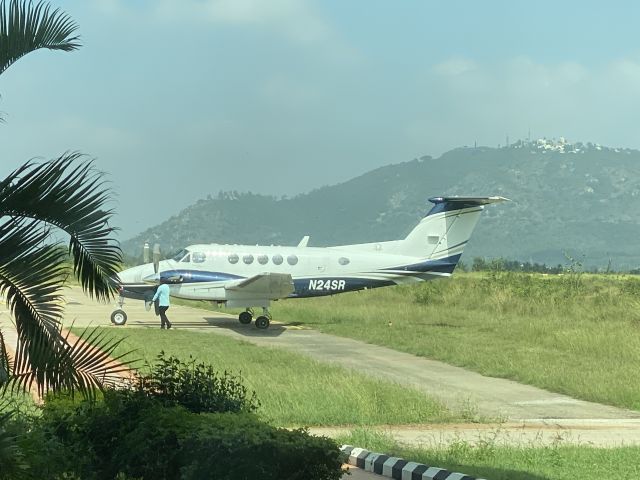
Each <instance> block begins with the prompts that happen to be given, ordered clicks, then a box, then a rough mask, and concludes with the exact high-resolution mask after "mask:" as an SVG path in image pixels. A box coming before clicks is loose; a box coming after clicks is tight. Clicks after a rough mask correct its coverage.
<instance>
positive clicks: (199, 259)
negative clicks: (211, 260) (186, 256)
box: [191, 252, 207, 263]
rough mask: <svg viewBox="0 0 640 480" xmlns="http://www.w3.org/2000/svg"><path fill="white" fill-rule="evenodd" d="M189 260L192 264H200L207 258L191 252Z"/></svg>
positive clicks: (202, 254)
mask: <svg viewBox="0 0 640 480" xmlns="http://www.w3.org/2000/svg"><path fill="white" fill-rule="evenodd" d="M191 259H192V260H193V263H202V262H204V261H205V260H206V259H207V256H206V255H205V254H204V253H202V252H193V254H192V255H191Z"/></svg>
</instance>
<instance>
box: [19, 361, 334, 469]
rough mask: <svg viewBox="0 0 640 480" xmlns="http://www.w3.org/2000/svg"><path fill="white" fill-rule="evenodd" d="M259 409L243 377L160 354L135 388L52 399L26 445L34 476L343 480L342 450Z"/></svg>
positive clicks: (26, 437) (25, 438)
mask: <svg viewBox="0 0 640 480" xmlns="http://www.w3.org/2000/svg"><path fill="white" fill-rule="evenodd" d="M257 406H258V401H257V399H256V398H255V393H253V394H251V395H249V394H248V392H247V390H246V389H245V387H244V386H243V385H242V383H241V382H240V380H239V379H238V378H237V377H234V376H232V375H230V374H228V373H227V372H225V373H224V374H221V375H220V374H218V373H217V372H215V371H214V370H213V368H212V367H211V366H207V365H204V364H196V363H195V361H193V360H190V361H189V362H186V363H185V362H181V361H180V360H178V359H176V358H173V357H169V358H165V357H164V354H161V355H160V356H159V357H158V362H157V363H156V364H155V365H153V366H151V367H150V373H149V374H148V375H145V376H140V377H139V378H138V379H137V380H136V381H135V382H134V384H133V386H132V388H130V389H120V390H116V389H107V390H106V391H104V393H103V395H102V396H100V397H99V398H98V399H97V401H93V402H90V401H88V400H85V399H81V398H78V397H75V398H73V397H71V396H65V395H57V396H55V397H54V396H49V397H47V398H46V401H45V405H44V406H43V407H42V415H41V416H40V417H39V418H36V419H33V420H32V422H31V425H30V426H29V428H27V429H25V430H28V431H29V433H28V434H26V435H24V436H23V437H22V444H21V446H22V447H23V448H22V450H23V451H24V453H25V458H28V459H29V463H30V467H31V468H30V471H31V472H38V474H37V475H36V476H34V477H33V478H52V479H62V478H64V479H71V478H82V479H83V480H107V479H108V480H112V479H114V478H118V479H122V480H124V479H154V480H161V479H167V480H173V479H188V480H195V479H208V478H216V479H253V478H261V479H274V480H275V479H292V480H295V479H307V478H313V479H318V480H325V479H326V480H331V479H338V478H340V477H341V475H342V472H341V464H342V462H341V458H340V452H339V449H338V446H337V445H336V444H335V442H333V441H332V440H330V439H328V438H324V437H313V436H311V435H309V434H308V432H306V431H305V430H292V431H289V430H286V429H278V428H275V427H272V426H270V425H268V424H266V423H264V422H262V421H260V420H259V419H258V418H257V417H256V416H255V414H254V413H253V412H254V411H255V410H256V409H257Z"/></svg>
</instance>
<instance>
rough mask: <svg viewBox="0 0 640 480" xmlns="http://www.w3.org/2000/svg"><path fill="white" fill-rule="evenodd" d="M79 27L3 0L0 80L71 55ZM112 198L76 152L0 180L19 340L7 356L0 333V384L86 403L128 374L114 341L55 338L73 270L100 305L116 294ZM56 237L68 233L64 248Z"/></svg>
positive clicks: (1, 266)
mask: <svg viewBox="0 0 640 480" xmlns="http://www.w3.org/2000/svg"><path fill="white" fill-rule="evenodd" d="M76 29H77V26H76V24H75V23H74V22H73V21H72V20H71V19H70V18H69V17H68V16H67V15H66V14H64V13H62V12H60V11H59V10H58V9H56V10H53V11H52V10H51V8H50V7H49V5H47V4H45V3H43V2H38V3H36V4H33V3H31V2H28V1H25V0H12V1H11V2H9V3H7V2H5V1H4V0H2V1H0V74H1V73H2V72H4V71H5V70H6V69H7V68H8V67H9V66H10V65H12V64H13V63H14V62H15V61H16V60H18V59H20V58H21V57H22V56H24V55H26V54H27V53H29V52H32V51H34V50H37V49H40V48H47V49H52V50H63V51H70V50H75V49H76V48H78V47H79V46H80V43H79V42H78V39H79V37H77V36H72V35H73V33H74V32H75V31H76ZM108 200H109V190H108V189H107V188H106V187H105V183H104V180H103V177H102V174H101V173H100V172H98V171H97V170H96V169H95V168H94V166H93V162H92V161H89V160H86V159H84V158H83V157H82V156H81V155H80V154H78V153H67V154H64V155H62V156H61V157H59V158H57V159H55V160H51V161H48V162H44V163H41V164H36V163H33V162H28V163H26V164H24V165H22V166H21V167H19V168H17V169H16V170H15V171H13V172H12V173H11V174H10V175H9V176H8V177H7V178H5V179H4V180H0V296H3V297H5V298H6V302H7V305H8V307H9V310H10V311H11V313H12V316H13V319H14V321H15V326H16V330H17V333H18V345H17V349H16V352H15V357H14V358H10V356H9V354H8V351H7V348H6V344H5V339H4V337H3V336H2V332H0V385H4V386H7V385H12V386H19V387H22V388H28V387H30V386H31V385H33V384H34V383H35V384H36V385H37V387H38V389H39V391H40V392H43V391H44V390H48V389H52V390H61V389H75V390H79V391H80V392H81V393H84V394H85V395H88V396H92V395H93V394H94V393H95V391H96V388H98V387H100V386H101V385H102V384H103V383H108V382H110V381H113V380H115V377H116V375H117V374H118V373H119V372H121V371H122V370H124V369H126V367H125V366H123V365H122V364H114V363H112V362H111V360H110V355H111V354H112V353H113V351H114V349H115V348H116V346H117V342H114V341H110V340H108V339H107V338H105V337H104V335H102V334H100V333H96V332H97V331H95V330H94V331H85V333H83V336H85V337H86V338H85V340H91V341H92V342H93V343H94V344H97V345H98V346H99V347H100V348H99V349H93V348H91V347H89V346H88V343H87V344H84V343H82V342H77V343H74V344H71V343H70V341H69V338H68V336H64V335H63V334H62V332H61V319H62V313H63V308H62V302H61V301H62V293H61V289H62V287H63V285H64V283H65V281H66V279H67V277H68V276H69V274H70V273H71V272H72V273H73V275H74V276H75V277H76V278H77V279H78V281H79V282H80V285H81V286H82V288H83V290H84V291H85V292H87V293H88V294H89V295H90V296H91V297H95V298H96V299H98V300H107V299H109V298H112V296H113V295H114V293H115V291H116V288H117V287H116V283H115V282H114V280H113V278H114V277H115V276H116V274H117V271H118V268H119V266H120V263H121V251H120V247H119V245H118V244H117V242H116V241H115V240H113V238H112V233H113V231H114V229H113V228H112V227H111V226H109V220H110V218H111V216H112V213H113V212H112V211H111V210H108V209H105V205H106V203H107V202H108ZM54 231H58V232H60V231H62V232H66V234H68V235H69V238H70V239H69V243H68V249H65V248H62V244H61V242H62V240H59V239H57V237H54V236H53V235H52V233H53V232H54ZM69 263H71V265H72V266H70V265H69Z"/></svg>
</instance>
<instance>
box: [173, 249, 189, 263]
mask: <svg viewBox="0 0 640 480" xmlns="http://www.w3.org/2000/svg"><path fill="white" fill-rule="evenodd" d="M187 253H189V251H188V250H187V249H185V248H183V249H182V250H180V251H179V252H178V253H176V254H175V256H174V257H173V261H174V262H179V261H180V260H182V259H183V258H184V256H185V255H186V254H187Z"/></svg>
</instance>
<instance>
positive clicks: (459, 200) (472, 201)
mask: <svg viewBox="0 0 640 480" xmlns="http://www.w3.org/2000/svg"><path fill="white" fill-rule="evenodd" d="M429 201H430V202H431V203H435V204H436V205H437V204H438V203H454V204H458V205H461V204H464V205H465V206H466V205H468V206H469V207H472V206H474V205H488V204H490V203H498V202H510V201H511V200H509V199H508V198H504V197H432V198H430V199H429Z"/></svg>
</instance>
